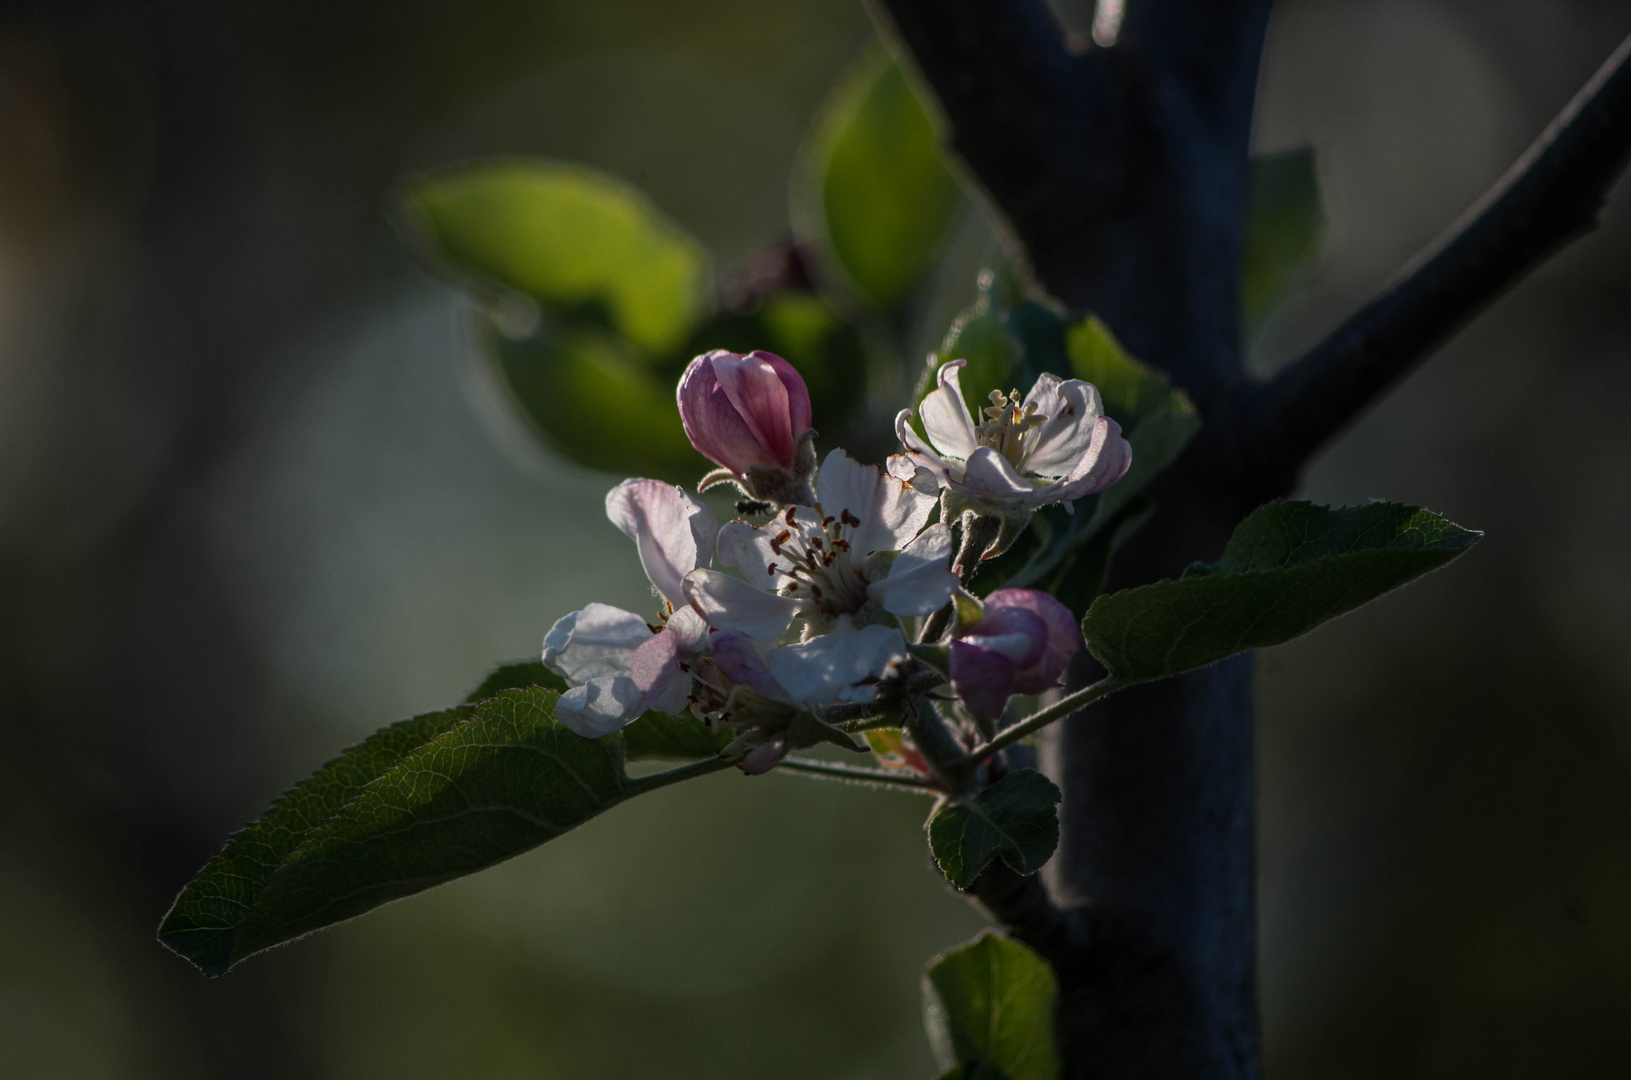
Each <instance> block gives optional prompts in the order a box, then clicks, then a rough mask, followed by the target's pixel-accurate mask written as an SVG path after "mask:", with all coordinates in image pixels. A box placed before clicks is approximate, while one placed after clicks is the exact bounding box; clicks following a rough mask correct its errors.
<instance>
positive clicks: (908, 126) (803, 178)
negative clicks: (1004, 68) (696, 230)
mask: <svg viewBox="0 0 1631 1080" xmlns="http://www.w3.org/2000/svg"><path fill="white" fill-rule="evenodd" d="M801 157H802V162H803V164H802V166H801V168H800V179H799V187H800V191H799V196H798V199H797V202H798V205H799V206H800V211H801V216H802V217H805V218H807V219H810V220H809V221H808V223H807V224H808V225H809V226H810V231H811V232H813V233H815V234H817V235H821V236H825V238H826V243H827V247H828V249H829V250H830V251H831V253H832V255H833V256H834V257H835V260H836V261H837V263H838V265H839V266H840V267H841V268H842V269H843V271H844V273H845V275H846V276H847V277H848V278H849V279H850V281H851V282H852V283H853V284H854V285H855V287H856V289H857V290H858V291H859V292H860V293H861V295H862V296H863V297H865V299H866V300H867V301H868V302H869V303H871V304H872V305H873V306H874V307H877V308H880V309H883V310H889V309H892V308H894V307H896V306H898V305H900V304H901V303H903V302H904V301H906V300H907V299H909V298H910V297H911V295H912V292H913V290H915V289H916V287H917V285H918V283H919V282H920V281H922V279H923V278H924V276H925V275H926V274H927V273H928V272H929V270H930V269H932V268H933V266H934V262H935V259H936V257H937V256H938V255H939V253H940V249H941V248H942V247H943V245H944V243H945V240H946V236H947V234H948V233H949V231H950V229H951V226H952V223H953V222H954V221H955V220H956V218H957V216H958V212H959V210H960V209H961V207H962V205H963V196H962V190H961V188H960V187H959V186H958V183H957V180H956V178H955V177H954V176H953V175H952V173H951V170H950V169H948V168H947V167H946V162H945V159H944V157H943V156H942V154H941V150H940V144H939V140H938V139H937V138H936V136H935V131H934V126H933V125H932V124H931V123H930V122H929V117H928V114H927V113H926V112H925V111H924V109H923V106H922V104H921V103H920V102H919V100H918V97H917V95H916V93H915V92H914V91H913V88H912V85H911V83H910V82H909V81H908V79H907V78H906V75H905V74H904V73H903V72H902V71H901V70H900V68H899V67H897V66H896V65H895V64H894V63H892V62H891V61H890V59H889V57H888V55H887V54H886V53H885V52H884V51H883V50H882V49H877V50H874V51H873V52H871V53H869V54H868V55H867V56H866V57H865V58H864V59H863V60H862V61H861V62H860V63H859V64H857V65H856V66H855V67H854V68H853V69H852V70H851V71H850V72H849V73H848V74H847V75H846V76H845V77H844V79H843V80H842V82H841V83H840V84H839V87H838V90H837V91H836V92H835V93H834V95H833V97H832V99H831V100H830V101H829V103H828V104H827V106H826V107H825V109H824V110H823V112H822V115H821V117H820V118H819V120H818V121H817V123H816V126H815V128H814V132H813V135H812V137H811V139H810V141H809V143H808V144H807V145H806V147H805V148H804V150H803V152H802V155H801Z"/></svg>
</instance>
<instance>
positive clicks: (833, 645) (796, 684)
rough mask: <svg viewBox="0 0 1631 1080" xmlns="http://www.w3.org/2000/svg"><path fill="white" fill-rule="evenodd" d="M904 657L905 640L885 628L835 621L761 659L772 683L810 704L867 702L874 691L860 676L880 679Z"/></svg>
mask: <svg viewBox="0 0 1631 1080" xmlns="http://www.w3.org/2000/svg"><path fill="white" fill-rule="evenodd" d="M905 658H906V639H905V637H903V636H902V635H901V632H900V631H899V630H897V629H895V628H893V627H889V626H878V625H872V626H865V627H861V628H860V629H856V627H855V625H854V624H853V623H852V622H851V621H850V620H849V619H839V620H838V624H837V626H835V627H834V628H833V630H832V632H831V633H829V634H823V635H821V636H820V637H818V638H814V639H812V640H810V641H805V642H800V643H799V644H797V645H784V646H782V647H781V648H779V649H772V650H771V651H770V655H769V656H767V657H766V658H765V662H766V663H767V664H768V665H769V666H770V673H771V674H772V675H774V676H775V677H776V681H777V682H779V683H781V684H782V686H783V687H784V688H785V689H786V690H787V692H788V693H789V694H791V695H792V696H793V697H794V698H795V699H797V700H799V701H801V702H804V703H806V704H809V705H829V704H832V703H833V702H835V701H871V700H872V698H873V696H874V695H875V689H874V687H873V686H872V685H871V683H869V682H866V681H864V680H868V679H871V678H879V677H881V676H882V675H883V674H884V673H885V672H886V671H888V669H889V667H890V665H891V664H894V663H896V662H898V661H901V660H904V659H905Z"/></svg>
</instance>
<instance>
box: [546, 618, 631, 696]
mask: <svg viewBox="0 0 1631 1080" xmlns="http://www.w3.org/2000/svg"><path fill="white" fill-rule="evenodd" d="M650 637H651V627H649V626H647V625H646V621H645V620H644V619H642V618H640V616H638V615H636V614H634V612H632V611H624V610H623V609H622V608H614V607H612V606H610V605H608V604H590V605H589V606H588V607H586V608H584V609H583V610H582V611H574V612H573V613H572V614H570V615H568V616H566V618H564V619H561V620H560V621H559V622H557V623H556V624H555V625H554V627H552V628H551V629H550V631H549V635H548V636H547V637H545V638H544V663H545V665H547V666H548V667H549V669H550V670H551V671H554V672H555V673H556V674H557V675H559V676H561V678H563V679H565V680H566V681H567V682H569V683H571V684H572V685H573V686H578V685H581V684H583V683H586V682H588V681H589V680H590V679H594V678H597V677H599V676H602V675H620V674H627V673H628V667H629V655H630V654H631V653H633V652H634V650H635V649H637V648H639V647H640V646H641V645H642V644H643V643H644V642H646V641H647V640H649V639H650Z"/></svg>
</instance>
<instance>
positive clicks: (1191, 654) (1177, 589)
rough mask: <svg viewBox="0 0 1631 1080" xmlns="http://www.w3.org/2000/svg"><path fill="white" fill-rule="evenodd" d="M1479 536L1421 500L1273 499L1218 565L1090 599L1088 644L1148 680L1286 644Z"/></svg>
mask: <svg viewBox="0 0 1631 1080" xmlns="http://www.w3.org/2000/svg"><path fill="white" fill-rule="evenodd" d="M1480 535H1481V534H1479V533H1475V532H1469V531H1467V530H1465V529H1462V528H1459V527H1458V526H1455V525H1452V524H1451V523H1450V522H1448V521H1446V520H1444V519H1443V518H1441V517H1439V516H1437V515H1436V514H1432V513H1430V512H1428V511H1426V510H1422V509H1419V508H1417V507H1414V506H1401V505H1398V504H1396V503H1370V504H1368V505H1365V506H1355V507H1348V508H1346V509H1341V510H1331V509H1329V508H1328V507H1323V506H1313V505H1311V504H1309V503H1301V502H1281V501H1275V502H1271V503H1269V504H1268V505H1266V506H1262V507H1259V508H1258V509H1257V510H1256V511H1254V512H1253V513H1252V514H1251V516H1250V517H1248V518H1247V519H1246V520H1245V521H1243V522H1241V524H1240V526H1239V527H1238V528H1237V529H1236V530H1235V532H1234V535H1233V536H1232V537H1230V539H1229V543H1228V546H1227V547H1226V548H1225V549H1224V552H1223V558H1222V559H1220V560H1219V561H1218V562H1217V563H1216V564H1215V565H1212V566H1196V567H1192V568H1191V569H1190V570H1189V571H1187V572H1185V574H1184V576H1183V577H1182V578H1180V579H1179V580H1177V581H1160V582H1156V583H1155V584H1153V585H1145V586H1141V587H1139V588H1136V589H1128V590H1126V591H1124V592H1119V593H1111V594H1109V595H1107V596H1101V597H1099V598H1098V600H1096V601H1094V603H1093V606H1092V608H1091V609H1089V611H1088V613H1087V618H1086V619H1084V620H1083V622H1082V633H1083V634H1084V635H1085V637H1086V638H1087V645H1088V648H1089V649H1091V650H1092V652H1093V655H1094V656H1096V657H1098V658H1099V661H1100V662H1101V663H1103V664H1104V666H1105V668H1106V669H1107V670H1108V671H1109V672H1110V674H1111V675H1112V676H1113V677H1115V678H1116V679H1119V680H1122V681H1126V682H1140V681H1143V680H1147V679H1159V678H1162V677H1163V676H1166V675H1175V674H1177V673H1178V672H1181V671H1187V670H1189V669H1190V668H1196V667H1201V666H1202V665H1205V664H1210V663H1213V662H1215V661H1218V660H1222V659H1223V658H1225V657H1227V656H1232V655H1234V654H1235V653H1238V652H1243V651H1245V650H1247V649H1257V648H1262V647H1264V646H1267V645H1278V644H1280V643H1281V642H1284V641H1290V640H1291V639H1292V638H1294V637H1297V636H1299V635H1301V634H1304V633H1307V632H1308V631H1309V630H1312V629H1313V628H1314V627H1316V626H1318V625H1319V624H1320V623H1322V622H1325V621H1326V620H1327V619H1332V618H1335V617H1336V616H1338V615H1341V614H1343V613H1344V612H1347V611H1351V610H1353V609H1354V608H1356V607H1358V606H1360V605H1361V604H1364V603H1366V602H1368V601H1370V600H1374V599H1375V598H1376V597H1378V596H1381V595H1382V594H1383V593H1385V592H1388V591H1390V590H1392V589H1395V588H1397V587H1399V586H1400V585H1403V584H1404V583H1405V582H1407V581H1409V580H1411V579H1412V578H1415V577H1419V576H1420V575H1422V574H1425V573H1427V572H1428V571H1429V570H1433V569H1435V568H1437V567H1439V566H1442V565H1443V564H1444V563H1447V562H1449V561H1450V560H1451V559H1453V558H1455V557H1456V556H1457V555H1460V554H1461V553H1462V552H1463V551H1465V550H1467V548H1469V547H1471V546H1472V544H1473V543H1475V542H1476V541H1477V540H1478V538H1479V536H1480Z"/></svg>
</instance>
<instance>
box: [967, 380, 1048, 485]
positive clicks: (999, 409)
mask: <svg viewBox="0 0 1631 1080" xmlns="http://www.w3.org/2000/svg"><path fill="white" fill-rule="evenodd" d="M989 400H990V401H991V404H990V405H989V406H988V407H986V408H984V409H982V410H980V411H981V412H983V413H984V414H985V420H984V421H983V422H981V423H980V424H979V425H978V426H977V427H975V429H974V437H975V438H976V439H977V440H978V441H979V444H980V445H981V446H989V447H991V448H992V449H993V450H995V451H996V452H997V453H999V454H1001V455H1002V456H1003V457H1005V458H1007V459H1008V461H1009V463H1010V464H1012V465H1013V466H1014V468H1015V469H1016V470H1018V471H1019V472H1021V473H1023V472H1024V471H1025V469H1024V464H1025V459H1026V458H1027V457H1029V456H1030V453H1031V451H1032V450H1033V449H1034V448H1035V447H1036V440H1037V435H1036V431H1037V429H1038V428H1040V427H1041V426H1042V425H1043V423H1045V422H1046V421H1047V419H1048V418H1047V417H1046V416H1042V415H1040V414H1039V413H1038V412H1037V411H1036V406H1035V405H1025V404H1021V402H1020V397H1019V391H1018V390H1010V391H1008V393H1006V394H1004V393H1003V392H1002V391H1001V390H993V391H991V397H990V399H989Z"/></svg>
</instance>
